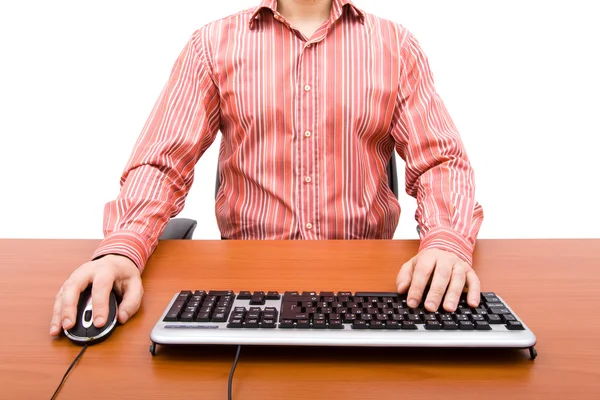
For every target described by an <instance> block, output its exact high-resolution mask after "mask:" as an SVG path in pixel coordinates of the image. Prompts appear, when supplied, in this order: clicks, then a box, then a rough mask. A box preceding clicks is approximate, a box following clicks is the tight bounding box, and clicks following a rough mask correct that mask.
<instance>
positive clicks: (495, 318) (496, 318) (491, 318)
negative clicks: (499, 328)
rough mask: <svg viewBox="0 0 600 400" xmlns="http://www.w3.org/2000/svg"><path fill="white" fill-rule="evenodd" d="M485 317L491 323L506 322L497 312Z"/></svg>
mask: <svg viewBox="0 0 600 400" xmlns="http://www.w3.org/2000/svg"><path fill="white" fill-rule="evenodd" d="M485 319H486V320H487V322H489V323H490V324H502V323H504V321H502V318H500V316H499V315H496V314H487V315H485Z"/></svg>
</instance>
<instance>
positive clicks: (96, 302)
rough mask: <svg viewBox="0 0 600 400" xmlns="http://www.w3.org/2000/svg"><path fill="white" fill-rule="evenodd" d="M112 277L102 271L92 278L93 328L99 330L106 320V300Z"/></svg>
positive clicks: (106, 271)
mask: <svg viewBox="0 0 600 400" xmlns="http://www.w3.org/2000/svg"><path fill="white" fill-rule="evenodd" d="M113 282H114V276H113V275H112V274H111V273H110V272H109V270H103V272H102V273H99V274H98V275H96V277H95V278H94V283H93V286H92V315H93V316H94V326H95V327H96V328H100V327H102V326H104V324H106V320H107V319H108V299H109V297H110V292H111V290H112V287H113Z"/></svg>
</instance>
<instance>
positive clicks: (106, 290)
mask: <svg viewBox="0 0 600 400" xmlns="http://www.w3.org/2000/svg"><path fill="white" fill-rule="evenodd" d="M90 284H92V285H93V286H92V314H93V315H94V325H95V326H96V327H98V328H99V327H102V326H104V324H105V323H106V319H107V318H108V299H109V296H110V292H111V290H113V289H114V290H115V293H116V294H118V295H119V296H121V297H122V299H123V300H122V301H121V304H120V305H119V309H118V314H117V315H118V317H117V318H118V321H119V322H120V323H121V324H124V323H125V322H126V321H127V320H128V319H129V318H131V317H132V316H133V315H134V314H135V313H136V312H137V311H138V310H139V308H140V305H141V303H142V296H143V294H144V289H143V287H142V278H141V276H140V271H139V269H138V268H137V266H136V265H135V264H134V263H133V262H132V261H131V260H130V259H129V258H127V257H123V256H118V255H106V256H104V257H102V258H100V259H98V260H94V261H90V262H87V263H85V264H83V265H82V266H80V267H79V268H77V269H76V270H75V271H73V273H72V274H71V276H70V277H69V279H67V280H66V281H65V283H64V284H63V285H62V287H61V288H60V290H59V291H58V293H57V295H56V301H55V302H54V310H53V313H52V321H51V323H50V335H52V336H57V335H58V334H59V333H60V332H61V328H64V329H71V328H72V327H73V326H74V325H75V320H76V315H77V303H78V302H79V296H80V294H81V292H83V291H84V290H85V289H86V288H87V287H88V286H89V285H90Z"/></svg>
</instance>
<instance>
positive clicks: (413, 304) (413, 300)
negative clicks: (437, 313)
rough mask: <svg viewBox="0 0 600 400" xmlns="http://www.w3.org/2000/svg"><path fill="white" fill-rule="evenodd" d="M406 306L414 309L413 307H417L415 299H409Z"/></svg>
mask: <svg viewBox="0 0 600 400" xmlns="http://www.w3.org/2000/svg"><path fill="white" fill-rule="evenodd" d="M408 306H409V307H410V308H415V307H416V306H417V301H416V300H415V299H410V300H409V301H408Z"/></svg>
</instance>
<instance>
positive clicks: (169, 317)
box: [164, 311, 181, 322]
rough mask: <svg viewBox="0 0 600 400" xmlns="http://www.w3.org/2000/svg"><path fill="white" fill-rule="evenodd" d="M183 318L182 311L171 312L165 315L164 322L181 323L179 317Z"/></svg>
mask: <svg viewBox="0 0 600 400" xmlns="http://www.w3.org/2000/svg"><path fill="white" fill-rule="evenodd" d="M180 316H181V311H169V312H168V313H167V315H165V319H164V321H167V322H174V321H179V317H180Z"/></svg>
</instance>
